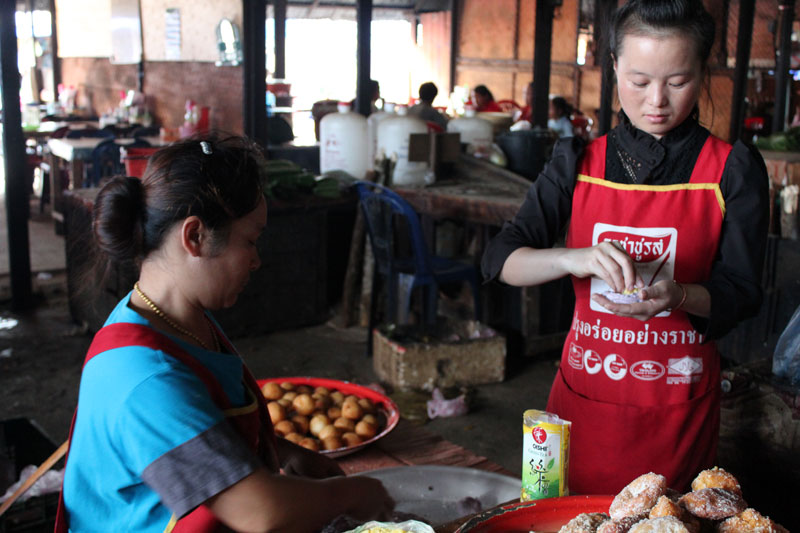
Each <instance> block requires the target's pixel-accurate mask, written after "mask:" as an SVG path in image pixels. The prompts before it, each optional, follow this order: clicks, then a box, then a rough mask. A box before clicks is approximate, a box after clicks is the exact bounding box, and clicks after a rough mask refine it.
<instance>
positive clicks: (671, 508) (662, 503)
mask: <svg viewBox="0 0 800 533" xmlns="http://www.w3.org/2000/svg"><path fill="white" fill-rule="evenodd" d="M663 516H674V517H675V518H677V519H678V520H680V521H681V522H683V525H684V526H686V529H688V530H689V532H690V533H699V531H700V521H699V520H698V519H697V518H696V517H694V516H693V515H692V514H691V513H689V511H687V510H686V509H684V508H683V507H681V506H680V505H678V502H677V500H673V499H672V498H670V497H669V496H667V495H664V496H661V497H660V498H659V499H658V501H657V502H656V504H655V506H654V507H653V508H652V509H650V515H649V516H648V518H661V517H663Z"/></svg>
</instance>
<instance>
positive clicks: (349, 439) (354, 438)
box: [342, 431, 364, 448]
mask: <svg viewBox="0 0 800 533" xmlns="http://www.w3.org/2000/svg"><path fill="white" fill-rule="evenodd" d="M342 442H343V443H344V445H345V446H347V447H348V448H349V447H350V446H355V445H356V444H361V443H362V442H364V439H362V438H361V437H359V436H358V435H356V434H355V433H353V432H352V431H348V432H347V433H343V434H342Z"/></svg>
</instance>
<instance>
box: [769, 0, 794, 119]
mask: <svg viewBox="0 0 800 533" xmlns="http://www.w3.org/2000/svg"><path fill="white" fill-rule="evenodd" d="M778 10H779V11H780V29H779V33H778V50H777V54H776V55H777V60H776V64H775V116H774V118H773V119H772V133H777V132H779V131H783V130H784V128H786V115H787V114H788V109H787V107H788V105H789V94H788V93H789V83H790V81H789V67H790V66H791V64H792V23H793V22H794V0H781V2H780V5H778Z"/></svg>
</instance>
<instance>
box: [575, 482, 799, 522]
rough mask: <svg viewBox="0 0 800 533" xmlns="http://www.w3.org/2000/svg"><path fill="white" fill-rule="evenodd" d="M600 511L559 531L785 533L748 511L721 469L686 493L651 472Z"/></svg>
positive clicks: (738, 490) (736, 487)
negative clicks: (605, 514)
mask: <svg viewBox="0 0 800 533" xmlns="http://www.w3.org/2000/svg"><path fill="white" fill-rule="evenodd" d="M598 514H601V513H593V514H586V513H584V514H580V515H578V516H576V517H575V518H573V519H572V520H571V521H570V522H569V523H567V524H566V525H564V526H563V527H562V528H561V530H560V531H559V533H575V532H577V533H701V532H702V533H712V532H716V533H788V531H787V530H786V529H785V528H784V527H783V526H781V525H780V524H777V523H775V522H774V521H772V520H771V519H770V518H769V517H766V516H763V515H761V514H760V513H759V512H758V511H756V510H755V509H752V508H748V507H747V503H746V502H745V500H744V499H743V498H742V488H741V486H740V485H739V481H738V480H737V479H736V477H735V476H734V475H733V474H731V473H730V472H726V471H725V470H723V469H722V468H717V467H715V468H710V469H708V470H703V471H702V472H700V473H699V474H698V475H697V477H696V478H695V479H694V481H692V491H691V492H688V493H686V494H680V493H679V492H677V491H675V490H673V489H670V488H668V487H667V486H666V478H664V476H661V475H659V474H654V473H653V472H650V473H648V474H644V475H641V476H639V477H638V478H636V479H634V480H633V481H631V482H630V483H629V484H628V485H627V486H626V487H625V488H623V489H622V490H621V491H620V493H619V494H617V495H616V496H615V497H614V500H613V501H612V502H611V505H610V506H609V510H608V515H609V516H610V518H608V517H607V518H606V520H604V521H601V522H599V523H597V522H595V521H594V520H593V517H595V516H596V515H598Z"/></svg>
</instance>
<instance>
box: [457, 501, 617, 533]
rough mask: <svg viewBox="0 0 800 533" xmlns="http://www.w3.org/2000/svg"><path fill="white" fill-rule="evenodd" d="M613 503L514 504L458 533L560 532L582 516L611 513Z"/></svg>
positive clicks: (483, 515) (490, 512)
mask: <svg viewBox="0 0 800 533" xmlns="http://www.w3.org/2000/svg"><path fill="white" fill-rule="evenodd" d="M613 500H614V497H613V496H564V497H562V498H547V499H545V500H533V501H528V502H517V503H510V504H508V505H502V506H500V507H495V508H494V509H489V510H488V511H485V512H483V513H481V514H479V515H477V516H475V517H473V518H471V519H470V520H468V521H467V522H465V523H464V524H463V525H462V526H461V527H460V528H458V530H457V531H456V533H466V532H469V533H490V532H494V533H496V532H498V531H503V532H506V533H518V532H524V533H528V532H529V531H536V532H537V533H540V532H541V533H550V532H556V531H558V530H559V529H560V528H561V526H563V525H564V524H566V523H567V522H569V521H570V520H572V519H573V518H575V517H576V516H578V515H579V514H581V513H607V512H608V507H609V506H610V505H611V502H612V501H613Z"/></svg>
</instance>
